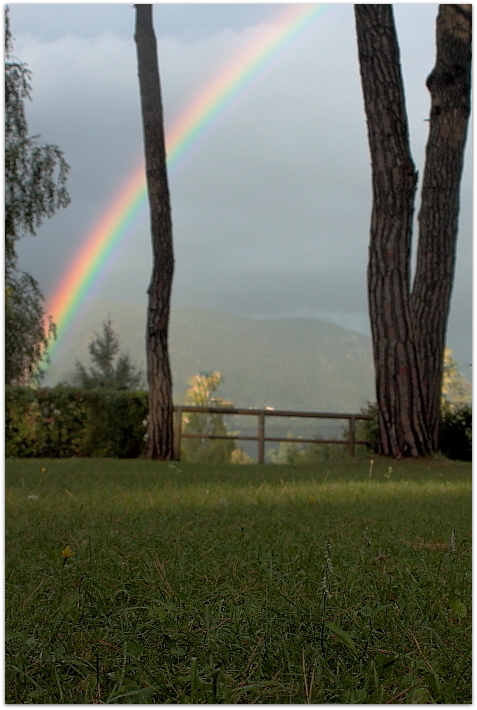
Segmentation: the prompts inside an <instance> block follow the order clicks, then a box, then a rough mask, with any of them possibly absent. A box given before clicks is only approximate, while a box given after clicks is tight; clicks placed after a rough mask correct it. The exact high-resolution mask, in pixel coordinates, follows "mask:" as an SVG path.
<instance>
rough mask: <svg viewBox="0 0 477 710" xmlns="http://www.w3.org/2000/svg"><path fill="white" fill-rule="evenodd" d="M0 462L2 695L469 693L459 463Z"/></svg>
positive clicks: (425, 699) (12, 699) (346, 700)
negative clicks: (1, 473)
mask: <svg viewBox="0 0 477 710" xmlns="http://www.w3.org/2000/svg"><path fill="white" fill-rule="evenodd" d="M388 473H389V461H386V460H381V459H380V458H379V457H377V458H376V460H375V465H374V470H373V478H372V479H371V480H370V478H369V475H368V462H367V461H351V462H350V461H348V460H347V461H346V462H343V461H332V462H327V463H326V464H325V465H321V466H319V465H318V466H317V465H311V466H303V467H301V468H300V469H295V468H294V467H292V466H288V467H287V466H280V467H278V466H233V465H217V466H213V467H211V466H210V465H208V464H204V465H198V464H187V463H181V464H180V465H173V464H170V463H165V462H164V463H162V462H150V461H118V460H116V461H111V460H104V459H101V460H97V459H90V460H85V459H71V460H51V459H35V460H8V461H7V462H6V472H5V484H6V491H5V542H6V545H5V554H6V557H5V568H6V573H5V627H4V628H5V701H6V702H7V703H10V704H24V703H27V704H31V703H34V704H52V705H55V704H98V703H100V704H104V703H108V702H109V703H134V704H151V703H153V704H169V705H178V704H197V705H200V704H218V705H224V704H230V705H233V704H242V705H243V704H279V705H282V704H283V705H288V704H297V705H301V704H315V705H327V704H337V703H338V704H369V705H384V704H393V703H411V704H415V703H426V704H441V705H442V704H444V705H445V704H465V703H470V702H471V694H472V663H471V650H472V643H471V618H472V613H471V604H472V596H471V582H472V566H471V563H472V554H471V527H472V496H471V485H472V476H471V465H470V464H468V463H462V462H450V461H448V460H446V459H440V460H435V459H433V460H429V459H426V460H423V461H397V462H395V463H393V473H392V475H391V476H388Z"/></svg>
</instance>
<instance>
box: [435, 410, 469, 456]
mask: <svg viewBox="0 0 477 710" xmlns="http://www.w3.org/2000/svg"><path fill="white" fill-rule="evenodd" d="M439 449H440V451H441V452H442V453H443V454H444V455H445V456H447V458H449V459H453V460H459V461H472V407H470V405H468V404H464V405H461V406H459V407H457V406H453V407H450V406H444V408H443V412H442V418H441V426H440V431H439Z"/></svg>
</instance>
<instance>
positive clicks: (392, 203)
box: [355, 5, 430, 457]
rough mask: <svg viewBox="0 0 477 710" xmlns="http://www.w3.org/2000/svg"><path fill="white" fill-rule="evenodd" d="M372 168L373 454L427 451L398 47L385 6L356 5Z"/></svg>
mask: <svg viewBox="0 0 477 710" xmlns="http://www.w3.org/2000/svg"><path fill="white" fill-rule="evenodd" d="M355 17H356V30H357V38H358V53H359V62H360V70H361V81H362V87H363V95H364V103H365V110H366V116H367V125H368V140H369V146H370V151H371V162H372V185H373V207H372V215H371V233H370V246H369V261H368V299H369V309H370V319H371V328H372V339H373V355H374V365H375V372H376V397H377V404H378V410H379V430H380V450H381V453H382V454H384V455H387V456H396V457H399V456H419V455H425V454H428V453H430V445H429V441H428V438H427V434H426V429H425V423H424V410H423V399H422V388H421V384H420V376H419V368H418V360H417V352H416V344H415V337H414V329H413V322H412V314H411V308H410V303H409V290H410V284H409V279H410V274H409V260H410V250H411V237H412V218H413V209H414V194H415V189H416V183H417V174H416V171H415V169H414V164H413V161H412V158H411V152H410V147H409V135H408V125H407V116H406V108H405V101H404V90H403V83H402V77H401V68H400V60H399V47H398V43H397V37H396V30H395V26H394V18H393V12H392V6H391V5H355Z"/></svg>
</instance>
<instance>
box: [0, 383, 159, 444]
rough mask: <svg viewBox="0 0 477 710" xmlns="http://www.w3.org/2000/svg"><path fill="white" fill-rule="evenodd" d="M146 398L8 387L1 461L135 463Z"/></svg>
mask: <svg viewBox="0 0 477 710" xmlns="http://www.w3.org/2000/svg"><path fill="white" fill-rule="evenodd" d="M147 399H148V398H147V392H130V391H114V390H89V391H87V390H83V389H79V388H75V387H64V386H58V387H54V388H52V389H47V388H42V389H31V388H24V387H7V388H6V393H5V455H6V456H7V457H20V458H38V457H47V458H66V457H71V456H100V457H112V458H136V457H138V456H140V455H141V454H142V453H143V451H144V434H145V426H144V423H143V422H144V420H145V418H146V416H147V409H148V401H147Z"/></svg>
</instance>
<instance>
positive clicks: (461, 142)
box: [411, 5, 472, 450]
mask: <svg viewBox="0 0 477 710" xmlns="http://www.w3.org/2000/svg"><path fill="white" fill-rule="evenodd" d="M471 41H472V9H471V6H470V5H440V6H439V13H438V16H437V24H436V46H437V56H436V63H435V67H434V69H433V71H432V72H431V74H430V75H429V77H428V79H427V87H428V89H429V91H430V94H431V111H430V119H429V138H428V142H427V147H426V164H425V170H424V178H423V184H422V192H421V209H420V212H419V244H418V251H417V266H416V274H415V279H414V285H413V291H412V300H411V305H412V313H413V319H414V329H415V333H416V339H417V346H418V357H419V366H420V370H421V373H422V383H423V388H424V406H425V414H426V426H427V430H428V433H429V436H430V440H431V446H432V448H433V449H434V450H435V449H437V446H438V437H439V413H440V401H441V389H442V367H443V362H444V350H445V344H446V343H445V339H446V329H447V320H448V316H449V305H450V299H451V293H452V284H453V281H454V268H455V254H456V242H457V233H458V221H459V201H460V200H459V198H460V183H461V177H462V169H463V163H464V148H465V143H466V138H467V128H468V122H469V115H470V90H471Z"/></svg>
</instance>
